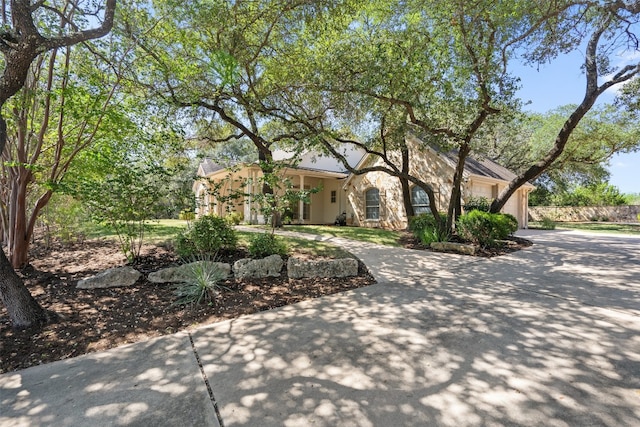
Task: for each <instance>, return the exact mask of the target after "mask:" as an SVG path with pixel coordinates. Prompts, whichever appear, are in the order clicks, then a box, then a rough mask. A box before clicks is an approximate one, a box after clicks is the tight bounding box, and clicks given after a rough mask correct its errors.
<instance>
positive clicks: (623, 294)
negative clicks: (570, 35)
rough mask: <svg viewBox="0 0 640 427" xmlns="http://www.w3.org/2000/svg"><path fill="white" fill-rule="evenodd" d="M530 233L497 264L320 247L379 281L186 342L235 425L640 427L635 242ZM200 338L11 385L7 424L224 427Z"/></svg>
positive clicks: (64, 367)
mask: <svg viewBox="0 0 640 427" xmlns="http://www.w3.org/2000/svg"><path fill="white" fill-rule="evenodd" d="M527 234H528V237H529V238H531V239H532V240H533V241H534V245H533V246H531V247H529V248H526V249H524V250H522V251H519V252H516V253H513V254H509V255H506V256H501V257H496V258H491V259H489V258H476V257H466V256H462V255H450V254H436V253H432V252H428V251H413V250H406V249H398V248H389V247H384V246H377V245H371V244H366V243H360V242H353V241H348V240H345V239H338V238H332V237H329V238H326V237H323V236H313V237H312V238H313V239H322V240H325V241H331V242H332V243H337V244H339V245H340V246H341V247H343V248H344V249H346V250H349V251H350V252H352V253H353V254H355V255H356V256H358V257H359V258H360V259H361V260H362V261H363V262H364V263H365V264H366V265H367V266H368V267H369V269H370V271H371V272H372V274H373V275H374V276H375V277H376V278H377V280H378V283H377V284H375V285H373V286H369V287H365V288H359V289H355V290H352V291H349V292H344V293H341V294H335V295H331V296H326V297H322V298H318V299H315V300H308V301H304V302H301V303H298V304H295V305H291V306H287V307H282V308H279V309H276V310H271V311H265V312H261V313H257V314H253V315H249V316H244V317H240V318H238V319H234V320H230V321H226V322H221V323H217V324H213V325H209V326H206V327H202V328H198V329H197V330H195V331H194V332H192V333H191V337H192V339H193V342H194V348H195V350H196V351H197V355H199V360H200V361H201V363H202V365H203V371H204V373H205V374H206V379H207V380H208V382H209V384H210V386H211V390H212V394H213V396H215V400H216V402H217V404H218V407H219V409H220V413H221V417H222V420H223V421H224V425H225V426H227V427H232V426H261V427H263V426H265V427H266V426H301V425H304V426H306V425H314V426H319V427H329V426H331V427H333V426H340V427H342V426H358V427H361V426H384V427H387V426H425V425H437V426H489V425H526V426H531V425H539V426H582V425H603V426H611V427H613V426H627V425H629V426H631V425H638V420H640V294H639V292H638V288H639V287H640V263H639V260H640V238H630V237H629V238H627V237H620V238H618V237H611V236H589V235H584V234H580V233H573V232H561V231H560V232H541V233H535V232H527ZM189 337H190V336H189V335H188V334H187V333H180V334H176V335H172V336H166V337H162V338H158V339H156V340H152V341H149V342H145V343H138V344H135V345H132V346H125V347H121V348H118V349H114V350H111V351H109V352H104V353H98V354H94V355H87V356H83V357H80V358H76V359H73V360H69V361H63V362H56V363H55V364H51V365H48V366H40V367H35V368H30V369H26V370H24V371H20V372H15V373H10V374H5V375H1V376H0V405H1V408H2V412H0V426H2V427H4V426H5V425H11V426H14V425H18V426H22V425H24V426H31V425H36V426H39V425H42V426H44V425H56V426H58V425H60V426H65V425H92V426H94V425H125V424H126V425H162V426H165V425H166V426H168V425H198V426H200V425H216V421H217V418H216V414H215V411H214V407H213V404H212V402H211V399H210V395H209V393H208V390H207V387H206V384H205V382H204V377H203V376H202V375H201V373H200V367H199V366H198V364H197V360H196V357H195V355H194V352H193V348H192V347H191V343H190V340H189ZM51 367H55V369H51ZM45 374H46V375H45ZM61 414H62V415H61ZM79 420H80V421H79Z"/></svg>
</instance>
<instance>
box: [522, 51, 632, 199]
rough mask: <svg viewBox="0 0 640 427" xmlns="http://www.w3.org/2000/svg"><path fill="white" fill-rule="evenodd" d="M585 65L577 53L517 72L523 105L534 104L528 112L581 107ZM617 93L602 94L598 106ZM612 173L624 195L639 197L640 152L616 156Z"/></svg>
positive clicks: (612, 181) (523, 67)
mask: <svg viewBox="0 0 640 427" xmlns="http://www.w3.org/2000/svg"><path fill="white" fill-rule="evenodd" d="M582 62H583V57H582V55H581V54H580V53H579V52H574V53H572V54H570V55H564V56H562V57H560V58H557V59H556V60H554V61H553V62H552V63H550V64H546V65H544V66H540V67H539V68H536V67H525V66H518V67H516V68H514V69H513V70H514V71H515V73H516V74H517V75H518V76H520V78H521V85H522V89H521V90H520V91H519V96H520V97H521V98H522V99H523V100H524V101H531V103H530V104H529V105H527V106H526V107H525V108H526V109H527V110H529V111H536V112H540V113H544V112H547V111H549V110H552V109H554V108H556V107H559V106H561V105H566V104H578V103H580V101H581V100H582V98H583V96H584V87H585V77H584V74H582V72H581V70H580V64H581V63H582ZM614 89H615V87H614V88H612V90H609V91H607V92H605V93H604V94H602V95H601V96H600V98H599V101H598V102H610V101H612V100H613V99H614V96H615V93H614V91H613V90H614ZM609 172H610V173H611V177H610V179H609V182H610V183H611V184H612V185H615V186H616V187H618V189H619V190H620V192H621V193H640V152H635V153H629V154H620V155H615V156H614V157H613V158H612V159H611V161H610V166H609Z"/></svg>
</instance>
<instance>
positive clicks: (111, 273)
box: [76, 267, 142, 289]
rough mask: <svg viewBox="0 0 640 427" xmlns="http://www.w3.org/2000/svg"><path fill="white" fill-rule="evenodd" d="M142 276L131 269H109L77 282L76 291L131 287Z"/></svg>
mask: <svg viewBox="0 0 640 427" xmlns="http://www.w3.org/2000/svg"><path fill="white" fill-rule="evenodd" d="M140 276H142V274H140V272H139V271H138V270H136V269H135V268H133V267H116V268H110V269H108V270H105V271H103V272H102V273H98V274H96V275H95V276H92V277H87V278H86V279H82V280H79V281H78V285H77V286H76V288H78V289H103V288H118V287H125V286H132V285H133V284H134V283H136V282H137V281H138V279H139V278H140Z"/></svg>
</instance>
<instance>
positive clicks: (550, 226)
mask: <svg viewBox="0 0 640 427" xmlns="http://www.w3.org/2000/svg"><path fill="white" fill-rule="evenodd" d="M540 228H541V229H543V230H555V229H556V223H555V222H553V220H552V219H551V218H549V217H548V216H545V217H542V221H540Z"/></svg>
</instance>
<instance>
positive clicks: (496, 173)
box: [440, 150, 517, 181]
mask: <svg viewBox="0 0 640 427" xmlns="http://www.w3.org/2000/svg"><path fill="white" fill-rule="evenodd" d="M440 154H441V155H443V156H445V157H447V158H448V159H449V160H450V161H451V162H453V164H454V165H455V164H456V163H457V162H458V151H457V150H452V151H449V152H448V153H446V154H444V153H440ZM464 171H465V173H467V174H469V175H477V176H481V177H485V178H494V179H499V180H502V181H511V180H513V179H514V178H515V177H516V176H517V175H516V174H515V173H513V172H512V171H510V170H509V169H507V168H505V167H504V166H501V165H499V164H498V163H496V162H494V161H493V160H490V159H487V158H479V159H477V158H475V157H472V156H467V158H466V160H465V163H464Z"/></svg>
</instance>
